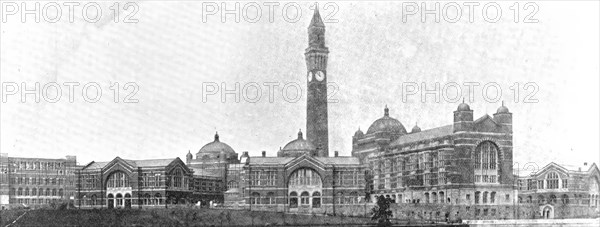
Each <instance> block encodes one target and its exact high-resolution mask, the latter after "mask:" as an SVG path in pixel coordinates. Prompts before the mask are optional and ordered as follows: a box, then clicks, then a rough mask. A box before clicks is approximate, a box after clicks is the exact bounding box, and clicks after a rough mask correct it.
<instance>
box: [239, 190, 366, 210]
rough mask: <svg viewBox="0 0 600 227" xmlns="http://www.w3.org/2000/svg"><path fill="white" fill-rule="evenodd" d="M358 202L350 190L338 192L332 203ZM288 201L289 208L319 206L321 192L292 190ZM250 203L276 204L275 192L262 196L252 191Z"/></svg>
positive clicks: (355, 194) (358, 198)
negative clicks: (346, 192) (347, 192)
mask: <svg viewBox="0 0 600 227" xmlns="http://www.w3.org/2000/svg"><path fill="white" fill-rule="evenodd" d="M359 202H361V197H360V196H359V195H358V193H357V192H351V193H350V194H349V195H344V193H343V192H338V193H336V196H335V197H334V203H336V204H357V203H359ZM288 203H289V206H290V208H297V207H298V205H300V206H309V207H313V208H318V207H321V192H318V191H316V192H313V193H312V194H311V193H309V192H307V191H304V192H302V193H300V196H298V193H297V192H295V191H293V192H290V194H289V198H288ZM250 204H276V200H275V193H273V192H268V193H267V194H266V196H264V197H262V196H261V194H260V193H259V192H252V193H251V194H250Z"/></svg>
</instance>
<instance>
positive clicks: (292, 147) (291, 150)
mask: <svg viewBox="0 0 600 227" xmlns="http://www.w3.org/2000/svg"><path fill="white" fill-rule="evenodd" d="M315 150H317V148H316V147H315V146H314V145H313V144H312V143H310V142H309V141H308V140H305V139H304V138H302V131H300V132H298V138H297V139H295V140H292V141H291V142H289V143H288V144H286V145H285V146H284V147H283V149H281V151H282V155H283V156H297V155H301V154H302V153H309V154H311V153H312V152H313V151H315Z"/></svg>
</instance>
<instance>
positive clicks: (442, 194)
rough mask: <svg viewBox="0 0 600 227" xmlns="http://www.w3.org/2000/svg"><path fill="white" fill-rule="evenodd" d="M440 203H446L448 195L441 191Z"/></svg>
mask: <svg viewBox="0 0 600 227" xmlns="http://www.w3.org/2000/svg"><path fill="white" fill-rule="evenodd" d="M439 195H440V203H444V201H445V200H446V196H444V192H440V194H439Z"/></svg>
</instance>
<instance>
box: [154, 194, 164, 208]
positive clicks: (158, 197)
mask: <svg viewBox="0 0 600 227" xmlns="http://www.w3.org/2000/svg"><path fill="white" fill-rule="evenodd" d="M153 204H155V205H160V204H162V195H160V193H156V194H154V200H153Z"/></svg>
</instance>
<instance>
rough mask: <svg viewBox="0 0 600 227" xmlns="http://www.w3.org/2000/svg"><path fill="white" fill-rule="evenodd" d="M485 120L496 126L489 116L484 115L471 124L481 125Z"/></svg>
mask: <svg viewBox="0 0 600 227" xmlns="http://www.w3.org/2000/svg"><path fill="white" fill-rule="evenodd" d="M485 120H490V121H491V122H493V123H494V124H496V125H498V122H496V121H494V118H492V117H490V115H488V114H485V115H483V116H481V117H480V118H477V120H475V121H473V123H474V124H479V123H482V122H483V121H485Z"/></svg>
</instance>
